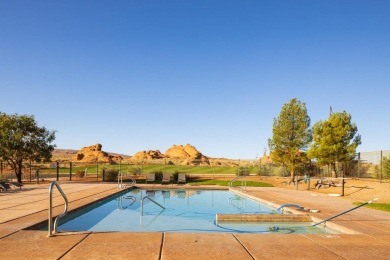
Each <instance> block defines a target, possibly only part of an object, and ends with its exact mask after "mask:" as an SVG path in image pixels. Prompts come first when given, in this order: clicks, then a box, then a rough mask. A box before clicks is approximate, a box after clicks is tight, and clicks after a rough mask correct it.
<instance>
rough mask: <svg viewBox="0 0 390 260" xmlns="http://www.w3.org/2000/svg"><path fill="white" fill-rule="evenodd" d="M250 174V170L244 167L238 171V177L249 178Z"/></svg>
mask: <svg viewBox="0 0 390 260" xmlns="http://www.w3.org/2000/svg"><path fill="white" fill-rule="evenodd" d="M249 172H250V170H249V168H248V167H244V166H240V167H238V168H237V169H236V175H237V176H247V175H249Z"/></svg>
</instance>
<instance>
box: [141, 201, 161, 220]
mask: <svg viewBox="0 0 390 260" xmlns="http://www.w3.org/2000/svg"><path fill="white" fill-rule="evenodd" d="M145 199H148V200H150V201H151V202H153V203H154V204H156V205H157V206H159V207H160V208H162V209H163V210H165V207H164V206H162V205H161V204H159V203H158V202H156V201H155V200H154V199H152V198H151V197H149V196H144V197H143V198H142V199H141V216H142V215H143V214H144V200H145Z"/></svg>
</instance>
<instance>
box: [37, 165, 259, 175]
mask: <svg viewBox="0 0 390 260" xmlns="http://www.w3.org/2000/svg"><path fill="white" fill-rule="evenodd" d="M61 166H63V165H61ZM86 168H87V172H88V173H96V164H91V165H88V166H86V165H84V166H77V165H76V164H75V163H74V164H73V167H72V173H75V172H77V171H85V169H86ZM104 168H114V169H118V170H119V169H121V172H123V173H127V172H129V170H130V169H131V168H141V169H142V173H143V174H146V173H151V172H154V171H162V172H168V173H174V172H181V173H186V174H235V173H236V169H237V167H222V166H221V167H209V166H192V165H167V164H148V165H119V164H114V165H104V164H99V166H98V170H99V173H100V172H101V170H102V169H104ZM248 169H249V173H251V174H256V172H257V170H258V167H248ZM40 171H41V173H49V172H50V173H55V172H56V171H57V170H56V168H41V170H40ZM59 172H60V173H64V174H68V173H69V167H60V169H59Z"/></svg>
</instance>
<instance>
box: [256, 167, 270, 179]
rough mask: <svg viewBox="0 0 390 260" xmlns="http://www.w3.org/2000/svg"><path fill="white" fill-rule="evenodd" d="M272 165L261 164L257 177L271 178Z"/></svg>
mask: <svg viewBox="0 0 390 260" xmlns="http://www.w3.org/2000/svg"><path fill="white" fill-rule="evenodd" d="M271 172H272V171H271V165H269V164H261V165H260V166H259V169H258V170H257V175H260V176H269V175H271Z"/></svg>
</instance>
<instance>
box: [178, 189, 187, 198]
mask: <svg viewBox="0 0 390 260" xmlns="http://www.w3.org/2000/svg"><path fill="white" fill-rule="evenodd" d="M176 195H177V197H178V198H179V199H185V198H186V191H185V190H177V191H176Z"/></svg>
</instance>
